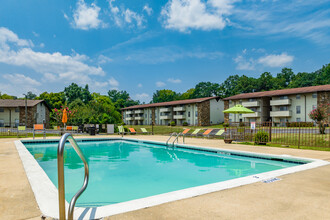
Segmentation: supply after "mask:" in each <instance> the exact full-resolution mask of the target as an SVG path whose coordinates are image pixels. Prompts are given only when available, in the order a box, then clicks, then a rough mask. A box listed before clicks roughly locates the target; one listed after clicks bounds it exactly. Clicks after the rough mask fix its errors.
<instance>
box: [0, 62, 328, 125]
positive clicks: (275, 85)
mask: <svg viewBox="0 0 330 220" xmlns="http://www.w3.org/2000/svg"><path fill="white" fill-rule="evenodd" d="M326 84H330V64H327V65H324V66H323V67H322V68H321V69H319V70H317V71H315V72H311V73H307V72H302V73H301V72H299V73H297V74H295V73H294V72H293V71H292V69H289V68H283V69H282V71H281V72H280V73H278V74H277V75H276V76H273V75H272V74H271V73H270V72H264V73H262V74H261V75H260V77H259V78H254V77H248V76H246V75H241V76H239V75H232V76H229V77H228V78H227V79H226V80H225V81H224V82H222V83H220V84H219V83H213V82H200V83H198V84H196V86H195V87H194V88H190V89H188V90H187V91H186V92H184V93H178V92H175V91H173V90H169V89H163V90H157V91H155V92H154V93H153V97H152V100H151V102H150V103H159V102H168V101H175V100H184V99H193V98H203V97H210V96H220V97H221V98H225V97H229V96H233V95H237V94H240V93H249V92H259V91H269V90H277V89H286V88H297V87H306V86H316V85H326ZM26 98H27V99H31V100H32V99H37V100H45V101H46V103H47V104H48V105H49V107H50V108H51V109H52V110H54V109H61V108H63V107H64V106H65V107H68V108H69V109H70V110H72V111H75V116H74V117H73V118H72V119H71V120H70V123H72V124H86V123H90V124H106V123H121V122H122V119H121V114H120V109H121V108H125V107H128V106H133V105H139V104H141V103H140V102H139V101H138V100H133V99H132V98H131V96H130V94H129V93H128V92H127V91H118V90H109V91H108V93H107V95H101V94H99V93H91V92H90V91H89V87H88V85H85V86H84V87H81V86H79V85H77V84H76V83H72V84H71V85H69V86H67V87H65V88H64V90H63V91H61V92H57V93H53V92H50V93H48V92H43V93H41V94H40V95H39V96H37V95H36V94H33V93H32V92H28V93H27V94H26ZM0 99H17V97H15V96H11V95H8V94H1V93H0ZM54 114H55V112H54V111H52V112H51V122H52V123H55V122H56V121H55V119H54V118H55V117H54V116H55V115H54Z"/></svg>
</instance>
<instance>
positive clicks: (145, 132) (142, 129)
mask: <svg viewBox="0 0 330 220" xmlns="http://www.w3.org/2000/svg"><path fill="white" fill-rule="evenodd" d="M141 131H142V134H150V133H151V132H149V131H147V129H145V128H141Z"/></svg>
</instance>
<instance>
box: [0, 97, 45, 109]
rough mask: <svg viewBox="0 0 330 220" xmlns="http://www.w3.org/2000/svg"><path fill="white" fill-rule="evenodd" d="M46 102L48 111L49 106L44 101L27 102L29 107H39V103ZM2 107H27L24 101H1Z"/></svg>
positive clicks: (0, 105)
mask: <svg viewBox="0 0 330 220" xmlns="http://www.w3.org/2000/svg"><path fill="white" fill-rule="evenodd" d="M41 102H44V103H45V105H46V106H47V108H48V109H50V108H49V106H48V105H47V103H46V102H45V101H44V100H27V107H33V106H36V105H38V104H39V103H41ZM0 107H1V108H17V107H25V100H24V99H0Z"/></svg>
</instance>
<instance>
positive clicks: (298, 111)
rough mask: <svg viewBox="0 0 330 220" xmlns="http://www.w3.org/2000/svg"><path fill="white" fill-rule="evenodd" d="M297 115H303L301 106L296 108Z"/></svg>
mask: <svg viewBox="0 0 330 220" xmlns="http://www.w3.org/2000/svg"><path fill="white" fill-rule="evenodd" d="M296 113H297V114H300V113H301V109H300V106H297V107H296Z"/></svg>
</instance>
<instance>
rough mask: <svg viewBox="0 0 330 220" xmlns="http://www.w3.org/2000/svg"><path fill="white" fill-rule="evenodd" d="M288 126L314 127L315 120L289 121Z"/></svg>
mask: <svg viewBox="0 0 330 220" xmlns="http://www.w3.org/2000/svg"><path fill="white" fill-rule="evenodd" d="M286 126H287V127H313V126H314V123H313V122H287V123H286Z"/></svg>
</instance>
